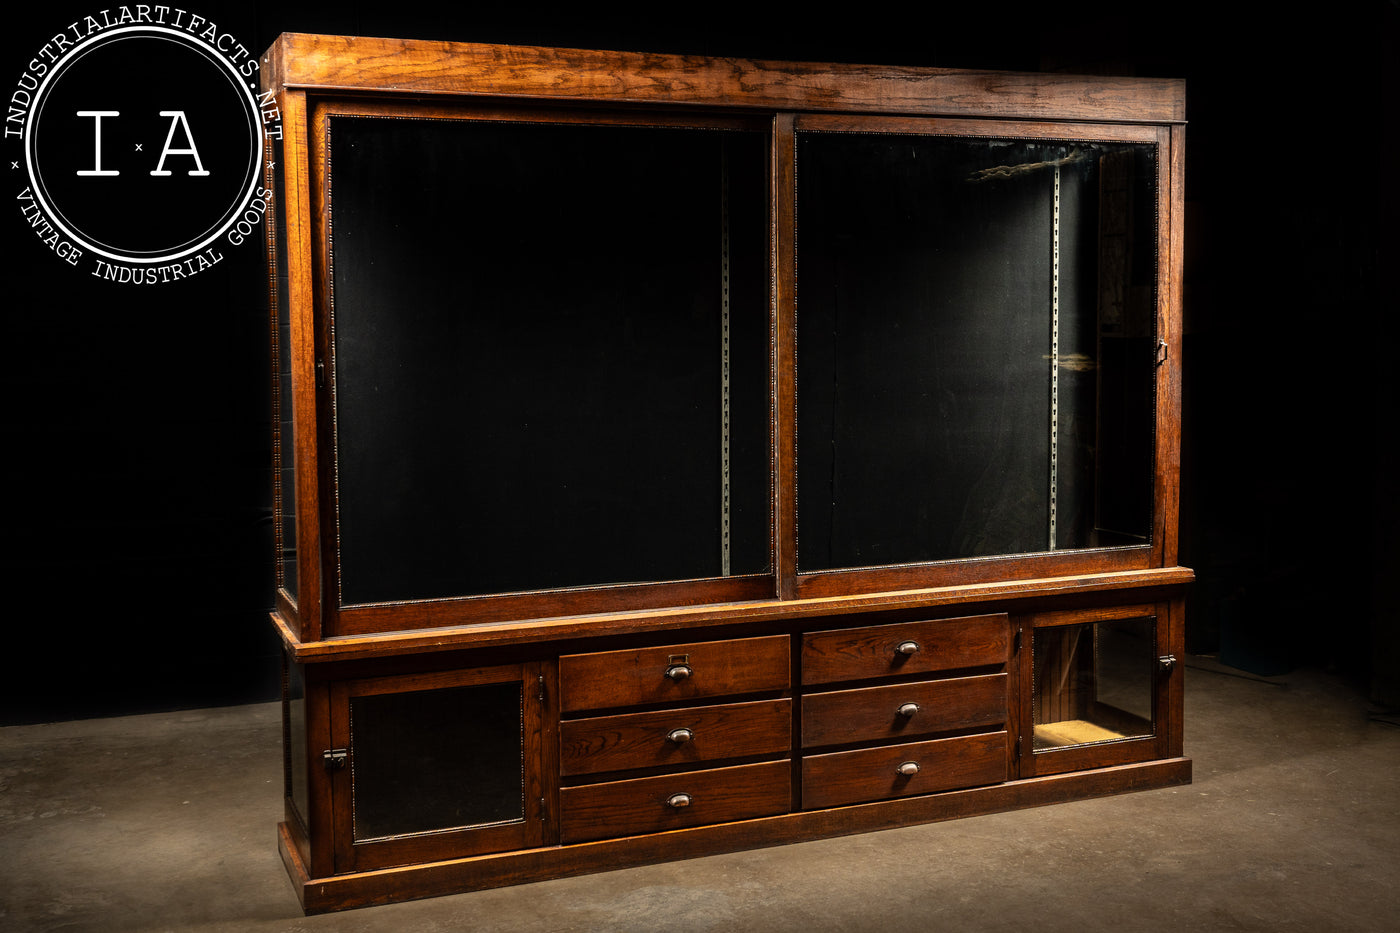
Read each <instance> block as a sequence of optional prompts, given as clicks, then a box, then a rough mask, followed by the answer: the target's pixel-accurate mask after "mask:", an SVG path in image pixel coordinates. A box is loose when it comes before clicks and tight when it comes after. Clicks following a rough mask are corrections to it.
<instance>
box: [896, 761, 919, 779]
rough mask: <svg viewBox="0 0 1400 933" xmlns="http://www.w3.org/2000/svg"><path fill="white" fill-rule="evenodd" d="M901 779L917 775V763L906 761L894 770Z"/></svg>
mask: <svg viewBox="0 0 1400 933" xmlns="http://www.w3.org/2000/svg"><path fill="white" fill-rule="evenodd" d="M895 772H896V773H897V774H899V775H900V776H901V777H913V776H914V775H916V774H918V773H919V763H918V762H917V761H906V762H905V763H904V764H902V765H900V766H899V767H898V768H896V769H895Z"/></svg>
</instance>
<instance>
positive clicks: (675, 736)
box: [666, 729, 695, 745]
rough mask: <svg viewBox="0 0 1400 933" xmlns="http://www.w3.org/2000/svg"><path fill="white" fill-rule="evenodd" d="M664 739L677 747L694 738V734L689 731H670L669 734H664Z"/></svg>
mask: <svg viewBox="0 0 1400 933" xmlns="http://www.w3.org/2000/svg"><path fill="white" fill-rule="evenodd" d="M666 738H667V739H668V740H670V741H672V742H675V743H676V744H677V745H684V744H685V743H686V742H689V741H690V740H691V739H693V738H695V733H694V732H691V731H690V730H689V729H672V730H671V731H670V732H668V733H666Z"/></svg>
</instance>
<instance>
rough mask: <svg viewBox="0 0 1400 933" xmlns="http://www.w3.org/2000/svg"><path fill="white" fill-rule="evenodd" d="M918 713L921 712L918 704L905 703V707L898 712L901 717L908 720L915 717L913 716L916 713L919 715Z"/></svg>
mask: <svg viewBox="0 0 1400 933" xmlns="http://www.w3.org/2000/svg"><path fill="white" fill-rule="evenodd" d="M918 711H919V704H917V703H905V704H904V705H903V706H901V707H900V708H899V709H898V710H897V711H896V712H898V713H899V715H901V716H903V717H905V718H906V719H907V718H909V717H910V716H913V715H914V714H915V713H917V712H918Z"/></svg>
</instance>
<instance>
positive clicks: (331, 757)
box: [321, 748, 350, 771]
mask: <svg viewBox="0 0 1400 933" xmlns="http://www.w3.org/2000/svg"><path fill="white" fill-rule="evenodd" d="M321 760H322V761H323V762H324V763H325V765H326V770H327V771H339V770H340V769H341V768H344V767H345V766H346V765H347V764H349V763H350V753H349V752H348V751H346V750H345V749H343V748H328V749H326V750H325V751H323V752H322V753H321Z"/></svg>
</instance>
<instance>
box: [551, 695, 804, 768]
mask: <svg viewBox="0 0 1400 933" xmlns="http://www.w3.org/2000/svg"><path fill="white" fill-rule="evenodd" d="M791 748H792V701H791V700H760V701H756V702H752V703H729V704H726V705H723V706H698V707H685V708H682V709H669V710H661V711H657V712H648V713H624V714H622V715H618V716H596V717H594V718H591V719H567V720H565V721H563V722H562V723H560V725H559V770H560V773H561V774H563V775H565V776H569V775H576V774H597V773H599V772H602V771H623V770H626V769H629V768H651V767H657V766H665V765H678V764H692V763H698V762H706V761H715V760H718V759H723V758H742V757H745V756H749V755H781V754H784V753H786V752H787V751H788V750H789V749H791Z"/></svg>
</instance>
